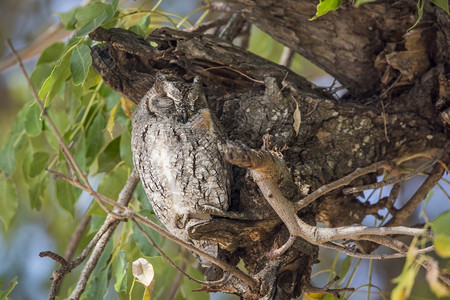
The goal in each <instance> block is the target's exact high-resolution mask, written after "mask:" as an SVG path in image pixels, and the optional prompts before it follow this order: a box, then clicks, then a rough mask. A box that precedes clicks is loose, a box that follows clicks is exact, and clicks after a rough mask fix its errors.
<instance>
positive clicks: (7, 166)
mask: <svg viewBox="0 0 450 300" xmlns="http://www.w3.org/2000/svg"><path fill="white" fill-rule="evenodd" d="M12 136H15V135H10V138H9V139H8V140H7V141H6V144H5V145H3V148H2V150H1V151H0V169H2V170H3V172H5V174H6V175H7V176H9V175H11V174H12V173H13V172H14V169H15V167H16V157H15V147H14V142H15V141H14V139H12V138H11V137H12Z"/></svg>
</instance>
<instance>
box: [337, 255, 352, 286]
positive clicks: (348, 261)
mask: <svg viewBox="0 0 450 300" xmlns="http://www.w3.org/2000/svg"><path fill="white" fill-rule="evenodd" d="M352 262H353V257H351V256H347V257H346V258H345V259H344V261H343V262H342V266H341V269H340V270H339V278H340V279H339V282H343V280H344V278H345V276H347V273H348V271H349V270H350V266H351V265H352Z"/></svg>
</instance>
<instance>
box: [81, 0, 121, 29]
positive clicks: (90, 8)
mask: <svg viewBox="0 0 450 300" xmlns="http://www.w3.org/2000/svg"><path fill="white" fill-rule="evenodd" d="M117 4H118V0H114V1H113V2H112V3H111V4H105V3H101V2H91V3H89V4H88V5H86V6H83V7H80V8H79V9H78V10H77V12H76V14H75V18H76V19H77V21H78V22H77V24H76V25H75V27H76V29H78V31H77V33H76V36H77V37H81V36H84V35H86V34H88V33H89V32H91V31H92V30H94V29H95V28H97V27H99V26H100V25H102V24H104V23H106V22H108V21H109V20H111V18H112V17H113V16H114V13H115V11H116V9H117Z"/></svg>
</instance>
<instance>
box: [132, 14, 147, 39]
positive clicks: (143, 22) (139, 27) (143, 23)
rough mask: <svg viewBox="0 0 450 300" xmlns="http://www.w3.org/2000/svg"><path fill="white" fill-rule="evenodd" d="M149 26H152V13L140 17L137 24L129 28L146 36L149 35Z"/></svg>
mask: <svg viewBox="0 0 450 300" xmlns="http://www.w3.org/2000/svg"><path fill="white" fill-rule="evenodd" d="M149 26H150V14H147V15H145V16H144V17H142V18H140V19H139V20H138V21H137V22H136V24H134V25H133V26H131V27H130V28H129V30H130V31H133V32H134V33H136V34H139V35H140V36H143V37H145V36H146V35H147V30H148V28H149Z"/></svg>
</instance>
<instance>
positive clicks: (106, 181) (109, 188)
mask: <svg viewBox="0 0 450 300" xmlns="http://www.w3.org/2000/svg"><path fill="white" fill-rule="evenodd" d="M129 175H130V169H129V168H128V167H127V166H125V165H124V164H123V163H121V164H119V165H117V166H116V167H115V168H114V169H113V170H112V171H111V172H109V173H108V174H106V175H105V177H103V179H102V181H101V182H100V184H99V185H98V189H97V190H98V192H99V193H100V194H103V195H105V196H106V197H109V198H110V199H113V200H117V199H118V198H119V193H120V191H121V190H122V188H123V186H124V185H125V182H126V181H127V179H128V176H129Z"/></svg>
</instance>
